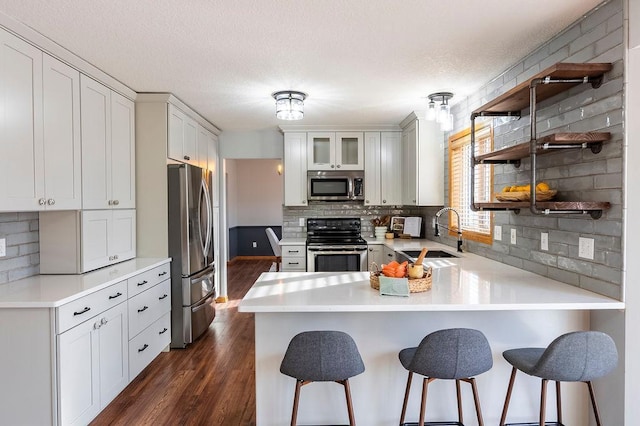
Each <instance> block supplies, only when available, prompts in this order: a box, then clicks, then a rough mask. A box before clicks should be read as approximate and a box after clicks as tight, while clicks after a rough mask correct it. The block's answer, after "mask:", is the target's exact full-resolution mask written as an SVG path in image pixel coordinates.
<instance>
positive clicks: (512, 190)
mask: <svg viewBox="0 0 640 426" xmlns="http://www.w3.org/2000/svg"><path fill="white" fill-rule="evenodd" d="M518 191H519V189H518V187H517V186H515V185H512V186H511V191H509V192H518Z"/></svg>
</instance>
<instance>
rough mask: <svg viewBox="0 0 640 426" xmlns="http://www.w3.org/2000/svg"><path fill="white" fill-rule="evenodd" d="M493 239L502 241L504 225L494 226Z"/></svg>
mask: <svg viewBox="0 0 640 426" xmlns="http://www.w3.org/2000/svg"><path fill="white" fill-rule="evenodd" d="M493 239H494V240H496V241H502V226H500V225H496V226H494V227H493Z"/></svg>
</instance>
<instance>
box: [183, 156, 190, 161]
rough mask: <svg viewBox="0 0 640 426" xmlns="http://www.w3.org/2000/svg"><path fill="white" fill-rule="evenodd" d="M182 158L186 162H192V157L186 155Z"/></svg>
mask: <svg viewBox="0 0 640 426" xmlns="http://www.w3.org/2000/svg"><path fill="white" fill-rule="evenodd" d="M182 158H184V159H185V160H187V161H189V160H191V157H189V156H188V155H185V156H184V157H182Z"/></svg>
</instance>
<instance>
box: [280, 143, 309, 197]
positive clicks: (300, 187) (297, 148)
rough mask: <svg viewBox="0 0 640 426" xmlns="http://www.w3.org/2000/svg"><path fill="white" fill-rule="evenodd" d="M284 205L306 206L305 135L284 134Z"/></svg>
mask: <svg viewBox="0 0 640 426" xmlns="http://www.w3.org/2000/svg"><path fill="white" fill-rule="evenodd" d="M284 205H285V206H306V205H307V134H306V133H303V132H287V133H285V134H284Z"/></svg>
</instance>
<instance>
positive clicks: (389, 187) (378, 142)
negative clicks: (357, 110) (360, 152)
mask: <svg viewBox="0 0 640 426" xmlns="http://www.w3.org/2000/svg"><path fill="white" fill-rule="evenodd" d="M364 143H365V167H364V171H365V185H364V191H365V197H364V198H365V199H364V205H371V206H377V205H401V204H402V172H401V170H402V146H401V133H400V132H365V134H364Z"/></svg>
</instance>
